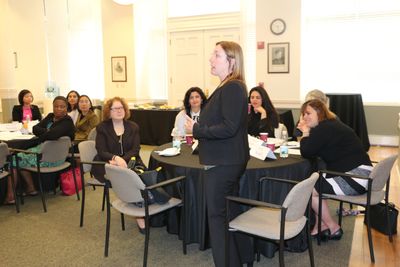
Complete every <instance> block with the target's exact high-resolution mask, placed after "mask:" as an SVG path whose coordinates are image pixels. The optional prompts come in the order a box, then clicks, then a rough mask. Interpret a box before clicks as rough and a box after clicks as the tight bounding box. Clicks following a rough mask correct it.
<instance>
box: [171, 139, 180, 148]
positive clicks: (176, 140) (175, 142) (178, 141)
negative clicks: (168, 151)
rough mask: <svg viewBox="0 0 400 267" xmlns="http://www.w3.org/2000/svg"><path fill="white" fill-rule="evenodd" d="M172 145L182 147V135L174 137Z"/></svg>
mask: <svg viewBox="0 0 400 267" xmlns="http://www.w3.org/2000/svg"><path fill="white" fill-rule="evenodd" d="M172 147H175V148H176V149H181V137H180V136H174V137H173V139H172Z"/></svg>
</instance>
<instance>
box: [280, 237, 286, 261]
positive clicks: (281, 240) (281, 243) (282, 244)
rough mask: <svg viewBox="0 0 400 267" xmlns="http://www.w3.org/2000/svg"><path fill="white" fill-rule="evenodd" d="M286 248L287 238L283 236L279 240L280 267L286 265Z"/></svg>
mask: <svg viewBox="0 0 400 267" xmlns="http://www.w3.org/2000/svg"><path fill="white" fill-rule="evenodd" d="M284 249H285V240H284V239H283V238H281V239H280V240H279V266H280V267H284V266H285V262H284V259H283V251H284Z"/></svg>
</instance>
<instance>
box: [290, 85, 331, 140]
mask: <svg viewBox="0 0 400 267" xmlns="http://www.w3.org/2000/svg"><path fill="white" fill-rule="evenodd" d="M312 99H318V100H320V101H322V103H324V104H325V105H326V106H327V107H328V109H329V98H328V97H327V96H326V95H325V94H324V92H322V91H321V90H318V89H314V90H311V91H309V92H308V93H307V94H306V97H305V98H304V102H307V101H308V100H312ZM300 119H301V115H300ZM300 119H299V121H300ZM299 121H298V122H297V123H299ZM302 135H303V133H302V132H301V131H300V129H299V128H294V132H293V137H297V139H298V140H300V137H301V136H302Z"/></svg>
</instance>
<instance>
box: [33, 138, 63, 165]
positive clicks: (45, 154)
mask: <svg viewBox="0 0 400 267" xmlns="http://www.w3.org/2000/svg"><path fill="white" fill-rule="evenodd" d="M70 147H71V139H70V138H69V137H68V136H62V137H60V138H59V139H58V140H51V141H45V142H44V143H43V144H42V146H41V149H40V153H42V161H45V162H57V161H62V160H63V161H65V160H66V159H67V156H68V153H69V149H70Z"/></svg>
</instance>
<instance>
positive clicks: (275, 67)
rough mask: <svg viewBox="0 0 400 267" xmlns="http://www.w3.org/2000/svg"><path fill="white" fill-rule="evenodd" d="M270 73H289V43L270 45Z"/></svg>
mask: <svg viewBox="0 0 400 267" xmlns="http://www.w3.org/2000/svg"><path fill="white" fill-rule="evenodd" d="M268 73H289V43H269V44H268Z"/></svg>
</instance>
